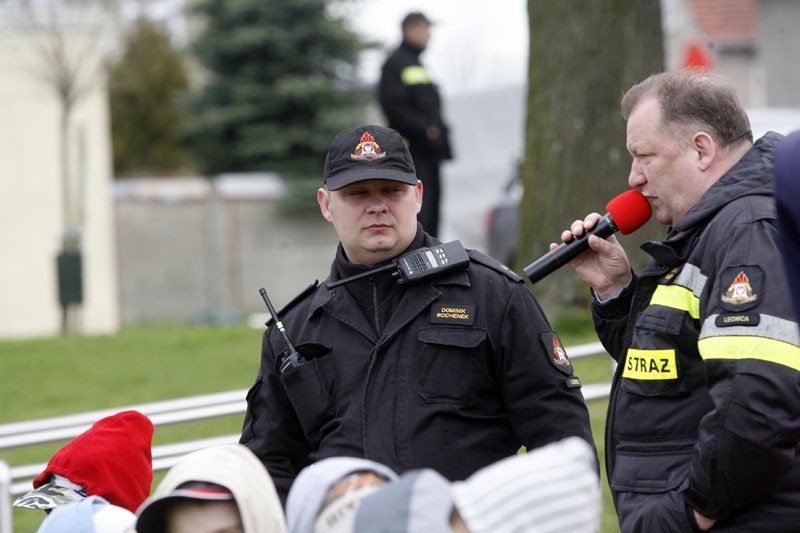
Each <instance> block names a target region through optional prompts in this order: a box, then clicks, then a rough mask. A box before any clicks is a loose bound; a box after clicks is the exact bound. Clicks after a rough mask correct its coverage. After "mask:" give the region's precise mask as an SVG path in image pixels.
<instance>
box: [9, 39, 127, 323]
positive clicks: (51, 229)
mask: <svg viewBox="0 0 800 533" xmlns="http://www.w3.org/2000/svg"><path fill="white" fill-rule="evenodd" d="M31 44H32V41H31V40H30V37H29V36H26V35H25V34H23V33H21V32H15V31H13V30H10V29H8V28H3V30H2V31H0V338H20V337H34V336H47V335H55V334H58V333H59V332H60V330H61V308H60V306H59V303H58V285H57V274H56V256H57V254H58V252H59V249H60V246H61V245H60V243H61V235H62V231H63V206H62V189H61V183H60V181H61V178H60V172H59V133H58V132H59V103H58V100H57V98H56V96H55V94H54V93H53V92H52V89H51V88H50V87H49V86H48V85H47V84H46V83H45V82H43V81H42V80H41V78H39V77H38V74H37V72H38V71H37V70H36V69H37V68H38V67H40V66H41V57H40V56H38V55H36V53H35V52H34V51H33V48H32V47H31ZM73 117H74V119H73V121H72V126H71V130H70V132H71V134H70V137H71V143H72V146H71V152H72V164H73V168H76V167H77V166H78V161H79V160H80V157H78V154H77V152H78V145H79V144H80V143H77V142H76V139H77V138H78V133H77V132H80V131H82V132H83V135H84V140H85V142H84V143H83V145H84V146H85V152H84V156H85V157H84V159H83V160H84V161H85V168H86V173H85V176H86V178H85V187H84V198H85V209H84V220H85V226H84V231H83V289H84V291H83V299H84V302H83V305H82V307H81V311H80V312H79V313H78V314H77V320H76V329H77V330H78V331H79V332H81V333H111V332H114V331H116V330H117V329H118V327H119V321H120V319H119V295H118V292H119V291H118V282H117V269H116V264H115V256H116V253H115V248H114V233H115V232H114V228H113V213H112V203H111V198H110V192H109V191H110V182H111V177H112V170H111V159H110V158H111V151H110V150H111V148H110V142H111V141H110V128H109V114H108V104H107V96H106V90H105V87H104V85H103V84H102V83H101V84H97V85H95V86H94V88H93V89H92V90H90V92H89V93H87V95H86V96H85V97H84V98H83V99H82V100H80V102H79V103H78V105H77V106H76V107H75V111H74V115H73Z"/></svg>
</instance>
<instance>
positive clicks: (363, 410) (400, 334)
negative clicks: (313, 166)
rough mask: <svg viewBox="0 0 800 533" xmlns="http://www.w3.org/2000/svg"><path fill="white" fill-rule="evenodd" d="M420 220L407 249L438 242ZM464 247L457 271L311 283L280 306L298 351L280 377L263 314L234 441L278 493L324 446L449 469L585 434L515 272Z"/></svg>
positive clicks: (461, 474)
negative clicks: (256, 367)
mask: <svg viewBox="0 0 800 533" xmlns="http://www.w3.org/2000/svg"><path fill="white" fill-rule="evenodd" d="M419 228H420V229H419V231H418V235H417V239H416V240H415V243H414V244H412V245H411V247H410V249H416V248H419V247H420V246H422V245H424V246H432V245H434V244H436V243H438V241H435V240H434V239H433V238H431V237H430V236H428V235H427V234H424V233H423V232H422V230H421V226H420V227H419ZM423 237H424V241H423ZM339 255H340V256H342V255H343V254H342V251H341V245H340V249H339ZM472 255H473V256H474V257H473V260H472V261H471V262H470V265H469V268H468V269H466V270H464V271H461V272H455V273H448V274H444V275H441V276H440V277H438V278H434V279H432V280H430V281H427V282H420V283H419V284H413V285H401V286H397V285H396V284H394V282H391V287H388V288H387V285H386V280H387V279H388V280H391V278H390V277H389V275H388V274H386V273H382V274H375V275H374V276H373V277H371V278H367V279H363V280H360V281H354V282H352V283H350V284H347V285H342V286H339V287H337V288H334V289H332V290H329V289H328V288H327V287H325V284H324V283H323V284H322V285H319V286H317V285H316V284H314V285H312V286H311V287H310V288H309V289H308V290H306V291H305V292H304V293H303V294H301V295H300V296H299V297H298V298H297V299H296V300H295V301H294V302H292V303H290V304H289V305H288V306H287V308H286V309H284V310H283V311H282V312H280V313H279V315H280V319H281V322H282V323H283V325H284V326H285V328H286V331H287V333H288V336H289V339H290V340H291V341H292V342H293V343H294V344H295V345H296V346H297V349H298V351H299V352H300V353H301V354H304V356H305V358H306V359H307V360H308V361H307V362H306V363H305V364H303V365H302V366H300V367H299V368H296V369H293V370H288V371H287V372H285V373H284V374H283V375H281V374H280V373H279V371H278V360H279V356H280V355H281V353H282V352H284V351H285V349H286V346H285V343H284V341H283V339H282V337H281V336H280V335H279V332H278V331H276V329H275V326H274V325H272V326H270V327H269V328H268V329H267V330H266V332H265V334H264V339H263V347H262V356H261V369H260V372H259V374H258V377H257V378H256V382H255V384H254V385H253V387H252V389H251V390H250V391H249V393H248V396H247V402H248V405H247V414H246V416H245V421H244V427H243V431H242V437H241V442H242V443H243V444H245V445H246V446H248V447H249V448H250V449H251V450H253V451H254V452H255V453H256V455H258V456H259V457H260V458H261V460H262V461H263V462H264V464H265V465H266V467H267V469H268V470H269V472H270V474H271V475H272V478H273V480H274V481H275V485H276V487H277V489H278V493H279V494H280V495H281V497H282V498H284V499H285V497H286V494H287V492H288V490H289V487H290V486H291V483H292V481H293V480H294V478H295V476H296V475H297V474H298V472H299V471H300V470H301V469H302V468H303V467H305V466H307V465H309V464H310V463H312V462H314V461H317V460H319V459H323V458H326V457H332V456H352V457H366V458H368V459H372V460H374V461H378V462H380V463H383V464H385V465H387V466H389V467H391V468H393V469H394V470H396V471H397V472H398V473H401V472H404V471H407V470H410V469H415V468H424V467H430V468H433V469H435V470H437V471H439V472H440V473H441V474H442V475H444V476H446V477H447V478H449V479H451V480H458V479H464V478H466V477H467V476H469V475H470V474H472V473H473V472H475V471H476V470H477V469H479V468H481V467H483V466H486V465H488V464H490V463H493V462H495V461H497V460H499V459H501V458H503V457H507V456H509V455H512V454H514V453H516V452H517V450H518V449H519V447H520V446H521V445H525V446H527V447H528V448H533V447H538V446H541V445H544V444H546V443H549V442H552V441H555V440H559V439H561V438H564V437H567V436H572V435H577V436H580V437H582V438H584V439H586V440H587V441H589V442H590V443H591V442H592V440H591V429H590V426H589V417H588V412H587V409H586V405H585V403H584V400H583V396H582V394H581V392H580V388H579V387H578V386H576V382H577V379H576V378H575V376H572V375H571V374H572V367H571V365H570V363H569V361H568V359H566V358H565V357H564V350H563V348H562V347H561V345H560V342H559V340H558V338H557V337H556V335H555V333H554V332H553V330H552V329H551V327H550V325H549V324H548V322H547V319H546V318H545V316H544V314H543V313H542V310H541V309H540V308H539V306H538V304H537V303H536V301H535V300H534V298H533V297H532V295H531V294H530V292H529V291H528V290H527V288H526V287H525V286H524V284H523V283H522V279H521V278H519V277H518V276H517V275H516V274H514V273H512V272H510V271H508V270H507V269H505V268H504V267H502V266H501V265H500V264H499V263H498V262H497V261H495V260H493V259H490V258H489V257H488V256H485V255H482V254H479V253H476V254H472ZM487 265H490V266H487ZM335 279H339V269H338V268H337V267H336V262H335V263H334V267H333V268H332V271H331V277H330V278H329V280H335ZM370 293H372V294H374V297H373V300H374V301H373V302H372V304H373V305H372V306H371V308H370V309H371V310H370V311H369V312H365V311H364V310H363V309H364V306H365V304H369V303H370V302H369V301H368V300H369V297H368V295H369V294H370ZM380 293H382V294H380ZM354 294H355V295H356V297H354ZM365 296H366V297H365ZM356 298H359V299H360V300H361V301H360V302H359V301H357V300H356ZM384 300H386V301H387V302H388V303H389V306H390V307H391V309H387V308H386V305H384V303H385V302H384Z"/></svg>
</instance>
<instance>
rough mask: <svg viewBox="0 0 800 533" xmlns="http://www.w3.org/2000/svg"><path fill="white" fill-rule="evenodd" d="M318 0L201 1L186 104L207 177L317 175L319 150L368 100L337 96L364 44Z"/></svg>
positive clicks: (350, 77)
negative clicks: (195, 73)
mask: <svg viewBox="0 0 800 533" xmlns="http://www.w3.org/2000/svg"><path fill="white" fill-rule="evenodd" d="M328 3H329V2H328V1H327V0H233V1H232V0H200V1H199V2H198V3H197V5H196V7H195V9H194V11H195V12H196V13H197V14H200V15H202V16H203V18H204V19H205V22H206V29H205V30H204V32H203V33H202V34H201V35H200V36H199V38H198V39H197V40H196V41H195V43H194V46H193V48H192V49H193V52H194V54H195V56H196V58H197V59H198V60H199V62H200V63H201V65H202V66H203V67H205V69H207V70H208V71H209V74H210V79H209V81H208V83H207V84H206V85H205V86H204V87H203V88H202V89H201V90H200V91H199V92H197V93H196V94H195V95H193V97H192V98H191V100H190V109H191V110H192V122H191V124H190V129H189V138H190V139H191V145H192V148H193V150H194V151H195V153H196V154H197V159H198V161H199V162H200V164H201V166H202V169H203V170H204V171H206V172H208V173H210V174H214V173H218V172H232V171H253V170H274V171H278V172H281V173H282V174H284V176H286V177H289V178H291V177H294V176H307V177H309V176H311V175H314V176H318V175H319V172H320V168H321V165H322V161H323V159H324V156H325V152H326V151H327V147H328V144H329V142H330V140H331V139H332V138H333V136H334V135H335V134H336V133H337V132H338V131H340V130H342V129H345V128H347V127H350V126H353V125H355V124H357V123H358V122H360V111H361V109H360V107H359V106H360V105H361V106H363V104H364V103H365V101H366V100H367V99H368V98H369V96H367V95H365V94H356V93H354V92H353V90H352V88H351V89H350V90H346V87H345V84H346V82H347V81H348V80H353V79H354V78H355V64H356V61H357V58H358V54H359V52H360V51H361V50H363V49H364V48H365V45H364V44H363V43H362V42H361V41H360V40H359V39H358V37H357V36H356V35H355V34H353V33H352V32H351V31H349V30H348V29H347V28H346V27H345V25H344V21H342V20H341V19H338V18H335V17H334V16H332V15H331V14H330V13H329V12H328V9H327V7H328Z"/></svg>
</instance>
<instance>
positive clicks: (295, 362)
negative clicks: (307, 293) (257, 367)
mask: <svg viewBox="0 0 800 533" xmlns="http://www.w3.org/2000/svg"><path fill="white" fill-rule="evenodd" d="M258 292H259V293H260V294H261V298H263V299H264V303H265V304H267V309H269V314H270V315H272V320H274V321H275V327H277V328H278V331H280V333H281V336H282V337H283V340H284V342H286V351H287V352H288V353H287V355H285V356H284V357H283V359H282V360H281V362H280V365H279V367H278V371H279V372H280V373H281V374H283V373H284V372H285V371H286V370H288V369H290V368H297V367H299V366H300V365H301V364H302V363H305V359H303V357H302V356H301V355H300V354H299V353H297V350H296V349H295V347H294V344H292V341H290V340H289V335H287V334H286V329H285V328H284V327H283V322H281V321H280V320H279V319H278V313H277V312H276V311H275V308H274V307H272V302H270V301H269V297H268V296H267V291H266V290H265V289H264V287H261V288H260V289H258Z"/></svg>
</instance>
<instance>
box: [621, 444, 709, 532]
mask: <svg viewBox="0 0 800 533" xmlns="http://www.w3.org/2000/svg"><path fill="white" fill-rule="evenodd" d="M664 441H665V442H664V443H653V442H647V443H644V442H631V441H627V442H623V443H621V444H620V445H618V447H617V449H616V453H615V456H614V471H613V472H612V473H611V478H610V480H609V485H610V486H611V490H612V492H613V493H614V501H615V504H616V508H617V514H618V516H619V520H620V524H622V531H623V532H624V533H628V532H643V531H675V532H681V531H685V532H687V533H688V532H690V531H693V528H692V526H691V524H690V523H689V520H688V518H687V515H686V505H685V503H684V499H683V496H682V495H681V494H682V493H683V491H685V490H686V487H687V486H688V484H689V480H688V474H689V467H690V465H691V460H692V446H693V444H694V441H693V440H688V439H672V440H670V438H669V437H665V439H664Z"/></svg>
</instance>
